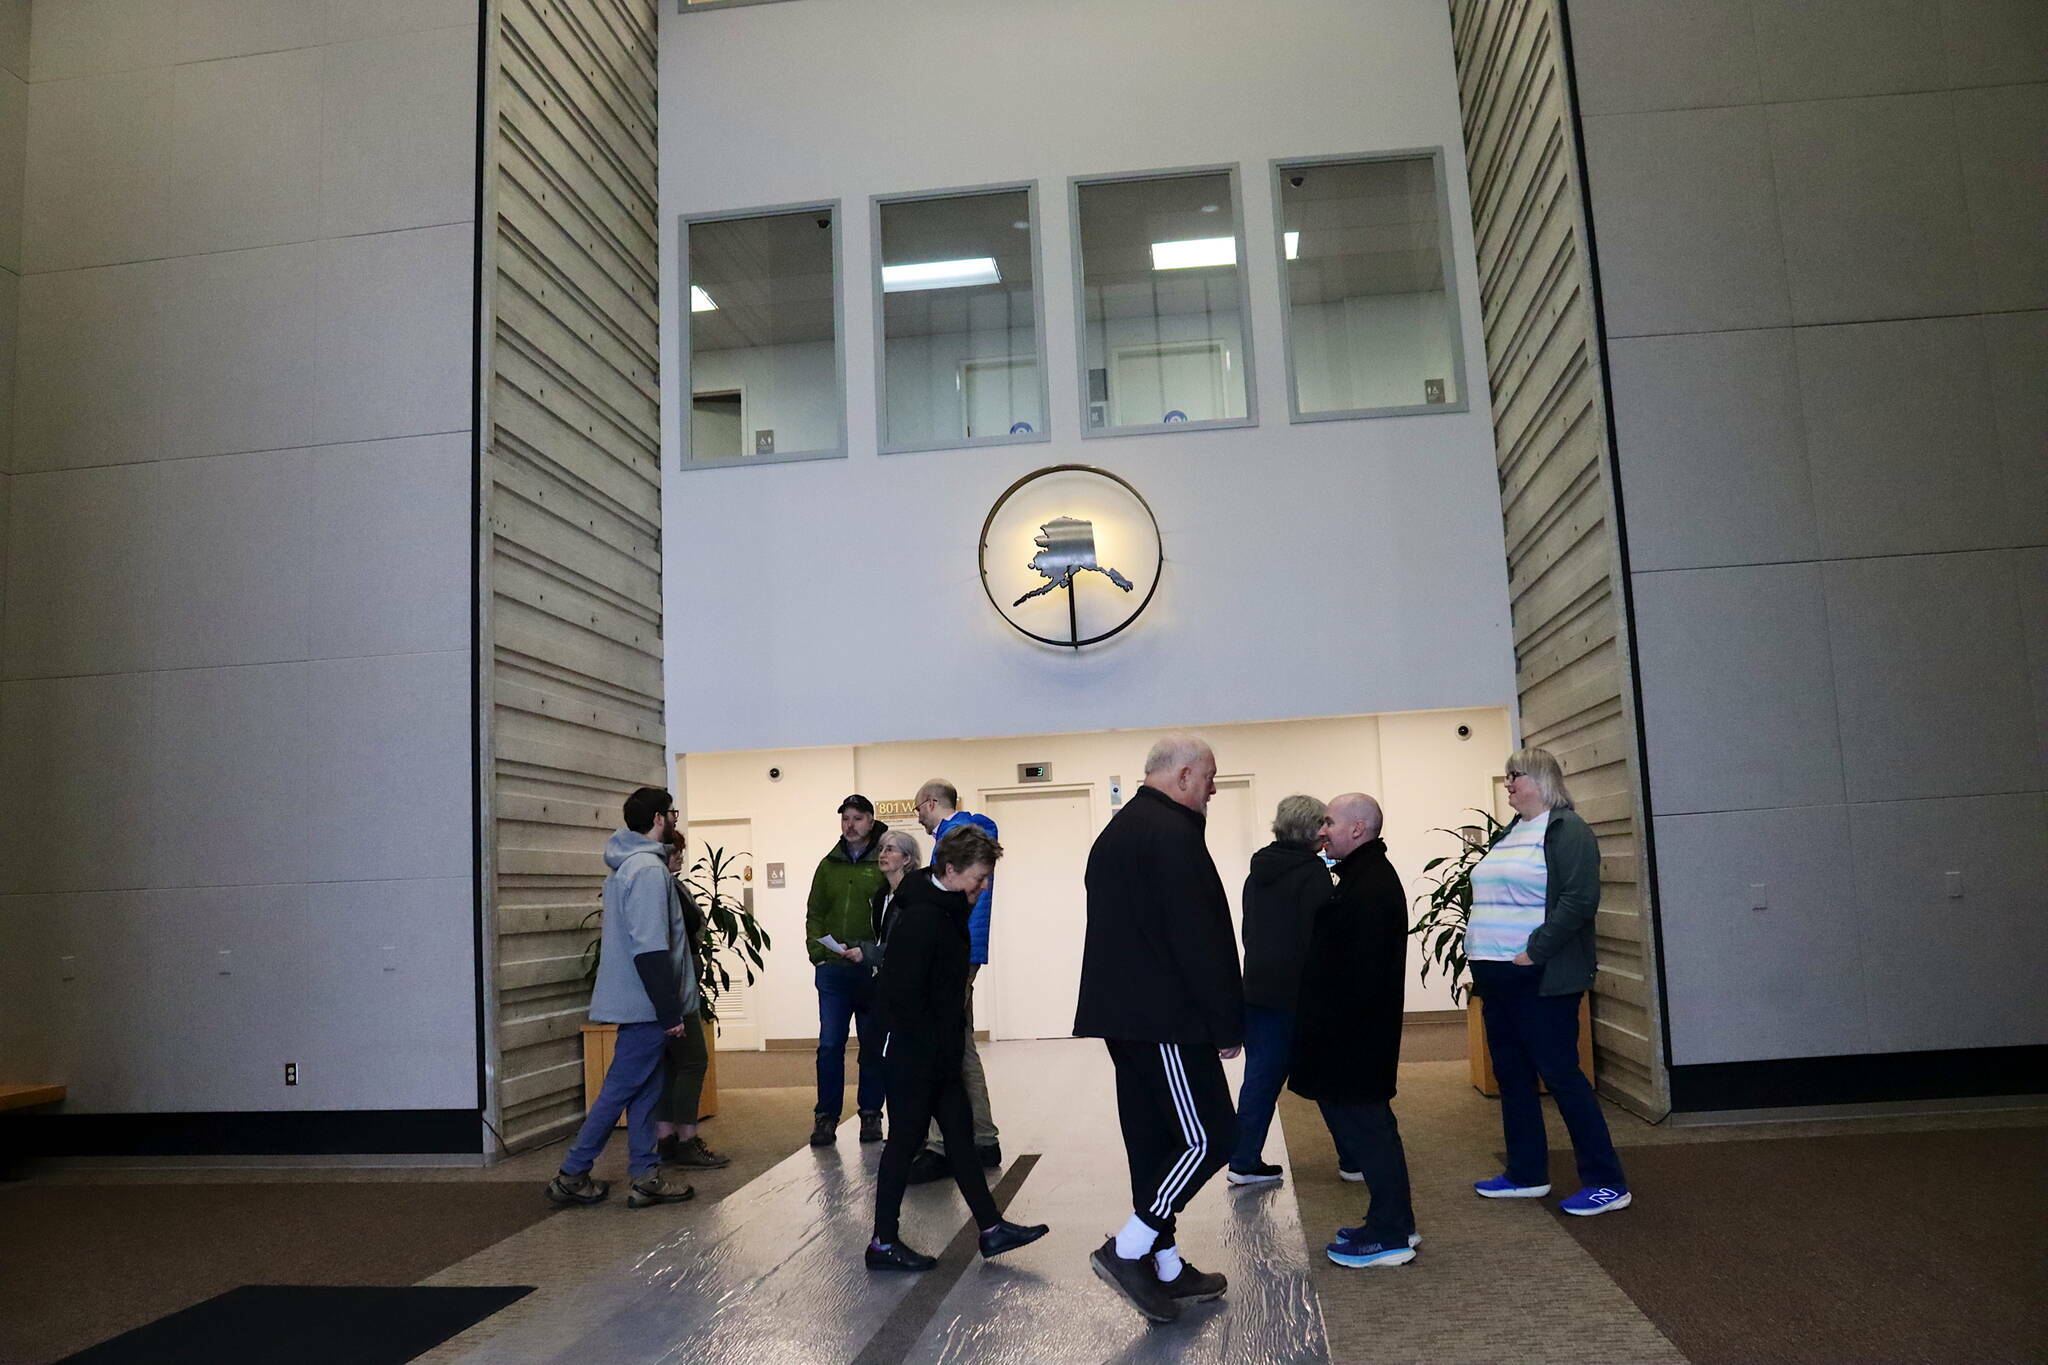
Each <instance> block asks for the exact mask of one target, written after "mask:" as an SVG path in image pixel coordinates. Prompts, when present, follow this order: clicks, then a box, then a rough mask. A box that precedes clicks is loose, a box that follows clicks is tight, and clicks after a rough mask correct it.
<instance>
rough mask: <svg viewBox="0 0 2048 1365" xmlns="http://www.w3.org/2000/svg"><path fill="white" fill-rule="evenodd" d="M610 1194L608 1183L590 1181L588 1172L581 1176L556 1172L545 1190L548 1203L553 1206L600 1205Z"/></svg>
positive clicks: (610, 1189) (610, 1188)
mask: <svg viewBox="0 0 2048 1365" xmlns="http://www.w3.org/2000/svg"><path fill="white" fill-rule="evenodd" d="M611 1192H612V1187H611V1184H610V1182H608V1181H603V1180H592V1179H591V1178H590V1172H588V1171H585V1172H584V1173H583V1174H582V1175H570V1174H569V1173H568V1172H567V1171H557V1172H555V1178H554V1179H553V1180H550V1181H549V1182H548V1188H547V1196H548V1201H549V1202H550V1203H554V1204H601V1203H603V1202H604V1197H605V1196H606V1195H608V1194H610V1193H611Z"/></svg>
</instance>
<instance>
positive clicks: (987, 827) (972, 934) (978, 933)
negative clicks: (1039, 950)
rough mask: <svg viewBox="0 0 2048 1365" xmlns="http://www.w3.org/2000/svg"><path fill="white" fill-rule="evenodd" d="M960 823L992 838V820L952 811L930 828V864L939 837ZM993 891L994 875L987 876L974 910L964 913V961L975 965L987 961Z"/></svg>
mask: <svg viewBox="0 0 2048 1365" xmlns="http://www.w3.org/2000/svg"><path fill="white" fill-rule="evenodd" d="M961 825H973V826H974V827H975V828H976V829H978V830H980V831H981V832H982V833H983V834H986V835H987V836H988V837H989V838H991V839H993V838H995V837H996V822H995V821H993V820H991V819H989V818H988V817H987V816H986V815H976V814H974V813H973V812H972V811H964V810H956V811H954V812H953V813H952V814H951V815H949V816H947V817H946V818H945V819H943V820H941V821H940V822H939V827H938V828H937V829H935V830H933V831H932V861H933V862H934V863H936V862H937V861H938V857H939V840H941V839H943V838H945V837H946V834H947V832H948V831H950V830H954V829H957V828H959V827H960V826H961ZM995 893H996V883H995V878H993V877H991V878H989V883H988V890H986V891H984V892H982V893H981V895H980V896H979V897H977V898H976V900H975V902H974V910H973V912H972V913H970V914H969V915H968V916H967V945H968V948H967V952H968V957H967V960H968V961H969V962H972V963H974V964H975V965H976V966H982V965H984V964H986V963H987V962H988V917H989V913H990V910H991V909H992V902H993V901H994V898H995Z"/></svg>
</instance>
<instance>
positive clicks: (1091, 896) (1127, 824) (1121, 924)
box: [892, 787, 1244, 1048]
mask: <svg viewBox="0 0 2048 1365" xmlns="http://www.w3.org/2000/svg"><path fill="white" fill-rule="evenodd" d="M1205 825H1206V821H1205V820H1204V819H1203V817H1202V816H1201V814H1200V813H1199V812H1196V811H1191V810H1189V809H1188V808H1187V807H1185V806H1183V805H1181V804H1180V803H1179V802H1177V801H1175V800H1173V799H1172V798H1171V797H1168V796H1166V795H1164V794H1162V793H1161V792H1159V791H1156V790H1154V789H1153V788H1151V787H1140V788H1138V790H1137V791H1136V792H1135V793H1134V794H1133V795H1132V797H1131V799H1130V800H1129V801H1128V802H1126V803H1125V805H1124V808H1123V809H1122V810H1120V811H1118V812H1117V813H1116V815H1115V816H1114V817H1113V818H1112V819H1111V820H1110V822H1109V824H1108V825H1107V826H1106V827H1104V829H1103V831H1102V833H1101V834H1099V835H1097V836H1096V839H1095V847H1094V848H1093V849H1091V850H1090V851H1089V853H1088V877H1087V884H1088V937H1087V941H1086V944H1085V945H1084V946H1083V948H1082V952H1081V999H1080V1005H1079V1008H1077V1009H1076V1010H1075V1012H1074V1034H1075V1036H1076V1037H1080V1038H1117V1039H1122V1040H1124V1041H1127V1042H1141V1043H1188V1044H1195V1045H1200V1046H1203V1047H1216V1048H1226V1047H1236V1046H1238V1045H1239V1044H1240V1043H1242V1042H1243V1041H1244V982H1243V979H1242V978H1241V977H1240V976H1239V975H1238V969H1237V943H1236V940H1235V938H1234V936H1233V935H1232V934H1231V931H1230V902H1229V900H1228V899H1227V898H1226V897H1225V896H1224V894H1223V881H1222V879H1221V878H1220V877H1218V876H1217V875H1216V863H1215V861H1214V860H1213V859H1211V858H1210V857H1209V846H1208V844H1207V843H1205V842H1203V830H1204V828H1205ZM897 932H898V933H899V934H900V933H901V932H902V931H901V930H898V931H897ZM892 952H893V949H892Z"/></svg>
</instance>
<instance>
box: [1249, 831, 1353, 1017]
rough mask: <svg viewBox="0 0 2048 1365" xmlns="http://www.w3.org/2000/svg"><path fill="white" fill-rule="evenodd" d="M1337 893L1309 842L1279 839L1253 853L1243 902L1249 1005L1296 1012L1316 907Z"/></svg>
mask: <svg viewBox="0 0 2048 1365" xmlns="http://www.w3.org/2000/svg"><path fill="white" fill-rule="evenodd" d="M1335 891H1336V888H1335V887H1334V886H1332V885H1331V883H1330V870H1329V869H1328V868H1326V867H1324V866H1323V860H1322V857H1321V855H1319V854H1318V853H1317V852H1316V851H1315V850H1314V849H1312V848H1310V847H1309V846H1308V845H1307V844H1296V843H1290V842H1288V841H1287V840H1285V839H1280V840H1275V841H1274V842H1273V843H1270V844H1267V845H1266V846H1265V847H1264V848H1262V849H1260V850H1259V851H1258V852H1257V853H1254V854H1252V870H1251V875H1250V876H1248V877H1246V878H1245V879H1244V902H1243V904H1244V1002H1245V1003H1246V1004H1247V1005H1262V1006H1264V1007H1265V1008H1267V1009H1271V1010H1287V1011H1289V1012H1292V1011H1293V1009H1294V1001H1295V997H1296V996H1297V995H1298V994H1299V993H1300V990H1301V966H1302V962H1303V961H1304V960H1305V959H1306V958H1307V956H1308V936H1309V933H1310V931H1311V930H1313V929H1314V928H1315V924H1316V911H1318V910H1320V909H1322V908H1323V903H1324V902H1325V901H1327V900H1329V899H1330V897H1331V896H1332V895H1333V894H1334V893H1335Z"/></svg>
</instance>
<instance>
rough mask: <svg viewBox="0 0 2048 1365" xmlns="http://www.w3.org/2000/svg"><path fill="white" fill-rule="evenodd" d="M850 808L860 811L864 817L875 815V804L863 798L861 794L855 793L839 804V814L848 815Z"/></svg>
mask: <svg viewBox="0 0 2048 1365" xmlns="http://www.w3.org/2000/svg"><path fill="white" fill-rule="evenodd" d="M849 808H851V809H853V810H857V811H859V812H860V813H861V814H862V815H873V814H874V813H875V803H874V802H872V801H870V800H868V799H867V798H866V797H865V796H862V795H861V794H860V793H859V792H855V793H854V794H853V795H851V796H849V797H847V798H846V799H845V800H844V801H841V802H840V803H839V813H840V814H841V815H844V814H846V812H847V810H848V809H849Z"/></svg>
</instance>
